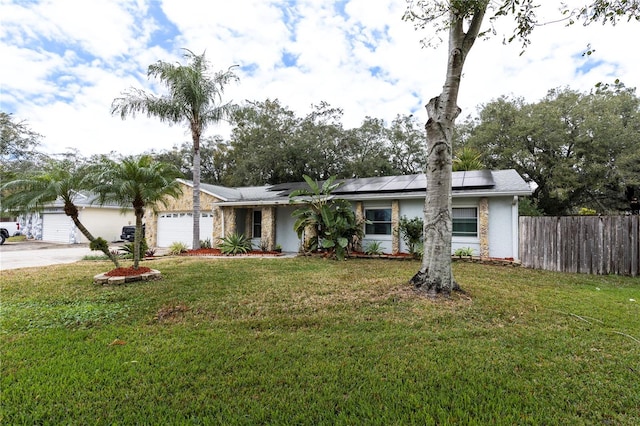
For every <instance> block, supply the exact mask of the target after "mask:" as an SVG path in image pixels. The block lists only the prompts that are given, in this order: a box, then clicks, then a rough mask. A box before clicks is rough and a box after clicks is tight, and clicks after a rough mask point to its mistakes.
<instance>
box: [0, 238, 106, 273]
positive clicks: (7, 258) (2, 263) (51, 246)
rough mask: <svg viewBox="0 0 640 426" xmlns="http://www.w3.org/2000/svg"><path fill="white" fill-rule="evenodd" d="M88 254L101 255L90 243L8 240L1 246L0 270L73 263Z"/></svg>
mask: <svg viewBox="0 0 640 426" xmlns="http://www.w3.org/2000/svg"><path fill="white" fill-rule="evenodd" d="M87 255H100V253H99V252H94V251H91V249H89V244H56V243H48V242H43V241H34V240H29V241H17V242H6V243H4V244H3V245H1V246H0V271H5V270H8V269H17V268H30V267H35V266H47V265H58V264H61V263H73V262H77V261H79V260H81V259H82V258H83V257H84V256H87Z"/></svg>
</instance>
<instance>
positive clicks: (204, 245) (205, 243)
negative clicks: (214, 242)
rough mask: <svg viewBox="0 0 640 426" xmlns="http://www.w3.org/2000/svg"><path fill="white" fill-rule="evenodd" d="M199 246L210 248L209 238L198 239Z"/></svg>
mask: <svg viewBox="0 0 640 426" xmlns="http://www.w3.org/2000/svg"><path fill="white" fill-rule="evenodd" d="M200 248H206V249H210V248H211V239H210V238H207V239H206V240H201V241H200Z"/></svg>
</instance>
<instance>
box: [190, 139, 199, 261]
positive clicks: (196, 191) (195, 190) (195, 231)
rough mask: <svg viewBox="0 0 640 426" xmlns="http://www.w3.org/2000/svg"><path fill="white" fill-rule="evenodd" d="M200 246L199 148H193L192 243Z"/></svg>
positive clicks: (197, 247) (194, 247)
mask: <svg viewBox="0 0 640 426" xmlns="http://www.w3.org/2000/svg"><path fill="white" fill-rule="evenodd" d="M191 247H192V248H193V249H194V250H195V249H199V248H200V149H199V147H198V149H194V150H193V244H192V246H191Z"/></svg>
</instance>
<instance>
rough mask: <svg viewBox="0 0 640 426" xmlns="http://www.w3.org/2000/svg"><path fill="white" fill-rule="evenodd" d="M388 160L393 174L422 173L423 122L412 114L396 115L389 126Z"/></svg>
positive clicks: (424, 153)
mask: <svg viewBox="0 0 640 426" xmlns="http://www.w3.org/2000/svg"><path fill="white" fill-rule="evenodd" d="M388 133H389V144H390V146H389V150H390V161H391V165H392V167H393V169H394V170H395V172H394V174H399V175H412V174H416V173H422V172H423V169H424V158H425V156H426V146H427V145H426V139H425V135H424V124H420V123H419V122H418V120H417V118H416V117H415V116H413V114H411V115H397V116H396V118H395V119H394V120H393V121H392V122H391V127H390V128H389V132H388Z"/></svg>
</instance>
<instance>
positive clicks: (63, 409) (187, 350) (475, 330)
mask: <svg viewBox="0 0 640 426" xmlns="http://www.w3.org/2000/svg"><path fill="white" fill-rule="evenodd" d="M143 265H144V266H151V267H153V268H154V269H158V270H160V271H161V272H162V275H163V279H162V280H160V281H153V282H138V283H132V284H129V285H125V286H121V287H101V286H96V285H94V284H92V278H93V275H95V274H98V273H101V272H104V271H107V270H109V269H111V265H110V264H109V263H107V262H89V261H84V262H80V263H77V264H73V265H63V266H52V267H46V268H32V269H20V270H9V271H3V272H2V275H1V277H0V279H1V292H0V296H1V298H0V302H1V324H0V325H1V335H0V337H1V349H0V350H1V352H0V362H1V369H2V371H1V373H2V374H1V378H0V392H1V396H2V399H1V401H0V424H7V425H9V424H11V425H21V424H25V425H27V424H28V425H32V424H51V425H54V424H55V425H57V424H225V425H227V424H244V425H253V424H305V425H306V424H308V425H320V424H331V425H333V424H349V425H353V424H367V425H369V424H374V425H375V424H379V425H390V424H418V425H428V424H461V425H469V424H479V425H484V424H499V425H502V424H504V425H513V424H519V425H522V424H536V425H537V424H572V425H574V424H615V425H636V424H638V423H639V422H640V280H638V279H637V278H636V279H634V278H629V277H616V276H607V277H602V276H587V275H568V274H558V273H550V272H541V271H533V270H527V269H522V268H513V267H501V266H487V265H479V264H472V263H456V264H455V266H454V272H455V275H456V277H457V279H458V281H459V282H460V283H461V285H462V286H463V288H464V289H465V290H466V291H467V292H468V294H467V295H460V296H458V295H456V296H454V297H453V298H452V300H450V301H446V302H433V301H429V300H426V299H423V298H419V297H416V296H415V295H414V294H413V293H412V291H411V289H410V288H409V287H408V286H407V284H406V283H407V281H408V280H409V279H410V278H411V276H412V275H413V274H414V273H415V272H416V270H417V268H418V263H417V262H396V261H390V260H363V259H352V260H348V261H345V262H337V261H328V260H323V259H316V258H297V259H274V258H269V259H200V258H171V259H165V260H154V261H152V262H149V263H148V264H147V263H144V264H143Z"/></svg>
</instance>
